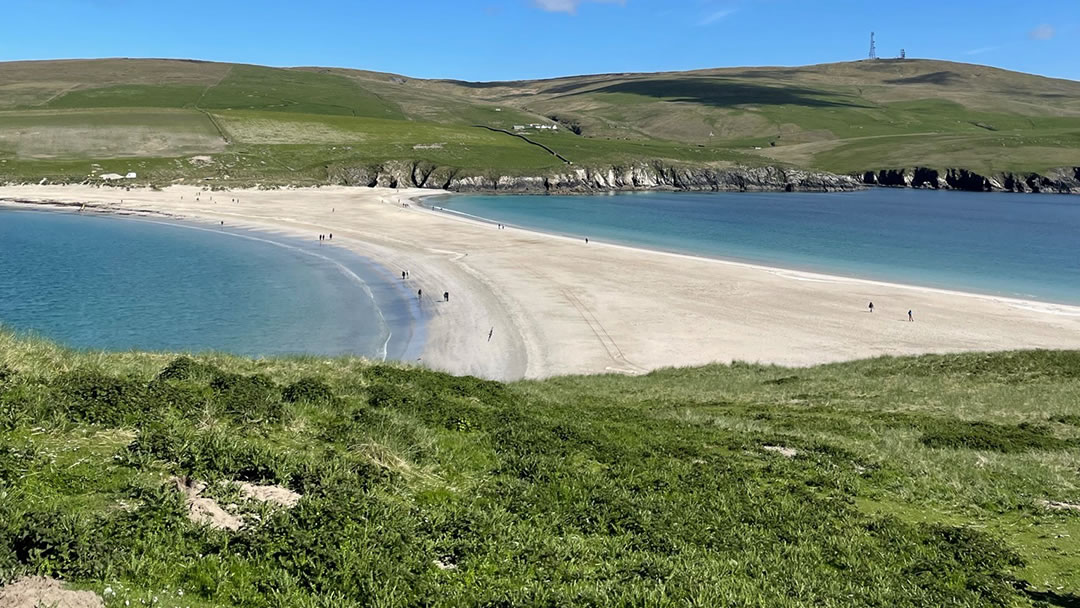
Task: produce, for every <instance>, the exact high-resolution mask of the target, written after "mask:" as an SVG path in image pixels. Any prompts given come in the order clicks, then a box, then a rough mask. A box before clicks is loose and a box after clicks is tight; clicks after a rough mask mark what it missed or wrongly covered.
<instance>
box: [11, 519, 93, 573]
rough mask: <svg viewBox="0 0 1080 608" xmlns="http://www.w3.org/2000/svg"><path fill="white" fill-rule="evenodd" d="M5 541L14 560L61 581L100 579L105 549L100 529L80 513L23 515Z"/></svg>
mask: <svg viewBox="0 0 1080 608" xmlns="http://www.w3.org/2000/svg"><path fill="white" fill-rule="evenodd" d="M5 536H8V538H6V539H4V540H5V541H6V542H7V543H8V544H9V546H10V550H11V552H12V553H13V555H14V558H15V560H16V561H17V562H18V563H20V564H23V565H26V566H30V567H31V568H32V569H33V570H35V571H37V572H39V573H42V574H46V575H49V576H59V577H62V578H76V577H92V576H101V575H102V574H103V573H102V571H101V565H102V564H103V563H104V562H105V560H104V559H103V557H104V555H105V553H106V548H105V543H104V538H103V536H102V533H101V526H100V525H99V522H97V521H96V520H94V519H92V518H89V517H86V516H83V515H80V514H78V513H72V512H63V511H59V510H45V511H30V512H28V513H23V514H22V516H21V517H20V518H19V521H18V524H17V527H16V528H15V529H13V530H10V531H8V533H7V534H5Z"/></svg>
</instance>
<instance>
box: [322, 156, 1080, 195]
mask: <svg viewBox="0 0 1080 608" xmlns="http://www.w3.org/2000/svg"><path fill="white" fill-rule="evenodd" d="M327 178H328V181H329V182H330V183H334V184H341V185H347V186H369V187H374V186H380V187H388V188H432V189H439V190H450V191H453V192H496V193H504V194H547V193H550V194H566V193H581V194H587V193H590V192H610V191H634V190H683V191H695V192H759V191H786V192H839V191H847V190H858V189H860V188H865V187H867V186H889V187H900V188H926V189H933V190H964V191H969V192H1034V193H1038V192H1045V193H1059V194H1080V167H1071V168H1064V169H1057V170H1054V171H1050V172H1048V173H1047V174H1046V175H1040V174H1037V173H1028V174H1019V173H996V174H993V175H980V174H978V173H975V172H973V171H969V170H967V169H946V170H943V171H942V170H937V169H931V168H926V167H915V168H908V169H885V170H881V171H876V172H874V171H868V172H866V173H864V174H862V175H858V176H852V175H837V174H833V173H826V172H821V171H807V170H802V169H785V168H779V167H726V168H713V167H680V166H673V165H668V164H665V163H662V162H653V163H640V164H634V165H626V166H611V167H604V168H589V167H567V168H566V169H565V170H562V171H554V172H551V173H548V174H545V175H532V176H528V175H526V176H521V175H502V176H493V175H477V174H475V173H469V172H464V171H461V170H458V169H453V168H450V167H440V166H436V165H433V164H431V163H427V162H424V161H415V162H414V161H389V162H385V163H381V164H378V165H374V166H332V167H329V168H328V170H327Z"/></svg>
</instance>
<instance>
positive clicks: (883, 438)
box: [0, 333, 1080, 607]
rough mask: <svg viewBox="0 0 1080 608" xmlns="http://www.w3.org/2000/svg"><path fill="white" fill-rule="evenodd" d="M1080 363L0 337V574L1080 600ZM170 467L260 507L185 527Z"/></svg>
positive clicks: (712, 595) (717, 596) (264, 583)
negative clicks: (605, 365)
mask: <svg viewBox="0 0 1080 608" xmlns="http://www.w3.org/2000/svg"><path fill="white" fill-rule="evenodd" d="M1078 370H1080V353H1075V352H1018V353H1004V354H996V355H979V354H970V355H962V356H928V357H919V358H904V359H893V358H885V359H876V360H871V361H862V362H854V363H847V364H839V365H829V366H823V367H818V368H813V369H798V370H793V369H781V368H776V367H762V366H756V365H745V364H737V365H732V366H719V365H717V366H709V367H704V368H699V369H681V370H666V371H659V372H655V373H652V374H649V375H648V376H644V377H638V378H630V377H622V376H601V377H588V378H582V377H572V378H556V379H552V380H547V381H543V382H522V383H516V384H512V385H502V384H498V383H494V382H486V381H480V380H475V379H472V378H453V377H449V376H446V375H443V374H438V373H433V372H427V371H421V370H413V369H403V368H399V367H396V366H390V365H371V364H368V363H365V362H362V361H359V360H348V359H338V360H324V359H322V358H318V359H315V358H309V359H271V360H258V361H252V360H246V359H238V358H232V357H226V356H207V357H199V358H197V359H188V358H174V357H173V356H170V355H160V354H139V353H120V354H105V353H75V352H70V351H66V350H63V349H60V348H58V347H55V346H53V345H50V344H47V343H42V342H36V341H28V340H22V339H17V338H15V337H13V336H12V335H10V334H4V333H0V583H3V582H10V581H11V580H14V579H17V578H20V577H22V576H24V575H26V574H29V573H38V574H43V575H48V576H54V577H58V578H61V579H63V580H65V581H68V582H69V583H71V584H73V585H75V586H76V587H80V588H85V589H91V590H94V591H97V592H99V593H102V594H103V595H104V596H105V597H106V600H107V603H108V605H110V606H121V605H128V603H127V602H129V601H130V602H131V604H132V605H143V604H140V602H143V603H145V604H151V603H153V604H154V605H160V606H264V605H272V606H331V605H333V606H340V605H373V606H399V605H400V606H404V605H410V606H415V605H425V606H468V605H477V606H479V605H483V606H511V605H514V606H518V605H544V606H566V605H575V606H582V605H586V606H613V605H650V606H664V605H672V606H674V605H682V606H685V605H696V606H720V605H731V606H736V605H737V606H804V605H814V606H853V605H858V606H891V607H902V606H944V605H948V606H1029V605H1043V606H1045V605H1057V606H1070V605H1076V602H1078V601H1080V598H1078V597H1077V593H1078V592H1080V542H1078V541H1077V540H1076V539H1078V538H1080V511H1077V510H1074V509H1073V508H1072V507H1071V505H1076V503H1080V477H1078V473H1077V472H1078V470H1080V409H1078V405H1077V404H1078V399H1077V397H1078V396H1080V372H1078ZM173 476H181V477H186V478H189V479H191V480H197V481H198V482H205V483H207V484H208V485H207V486H206V488H205V489H204V490H202V494H201V496H202V497H203V498H204V499H209V500H212V501H214V503H215V504H217V505H221V506H223V508H224V510H225V511H227V512H229V513H230V514H231V515H230V516H232V517H239V518H242V520H243V527H242V528H240V529H239V530H228V529H217V528H214V527H211V526H209V525H207V524H198V523H194V522H192V521H190V520H189V517H188V516H189V506H188V503H187V502H186V501H187V500H188V498H186V494H185V491H183V490H182V488H183V487H186V486H181V489H178V486H177V484H176V483H175V482H174V481H171V479H172V478H173ZM241 481H242V482H253V483H257V484H277V485H278V486H281V487H285V488H289V489H291V490H292V491H295V492H297V493H299V494H300V496H301V498H300V500H299V502H298V503H296V504H295V506H291V507H289V506H274V505H272V504H268V503H262V502H258V501H256V500H253V499H250V498H245V494H244V493H243V492H242V491H241V490H240V488H239V487H238V486H237V485H235V484H234V482H241ZM189 483H191V484H195V483H196V482H195V481H191V482H189ZM199 487H201V486H199ZM106 589H108V590H109V591H108V592H106Z"/></svg>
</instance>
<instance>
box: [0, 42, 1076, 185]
mask: <svg viewBox="0 0 1080 608" xmlns="http://www.w3.org/2000/svg"><path fill="white" fill-rule="evenodd" d="M530 124H543V125H549V126H550V125H558V126H559V127H560V128H559V129H558V130H557V131H556V130H539V129H534V128H527V129H525V130H515V125H530ZM481 126H483V127H489V128H479V127H481ZM501 130H503V131H505V132H503V131H501ZM515 135H524V136H525V137H524V138H523V137H518V136H515ZM552 151H555V152H558V153H559V154H560V155H561V157H562V158H560V157H559V156H555V155H553V154H552V153H551V152H552ZM563 159H565V161H568V162H564V160H563ZM569 163H572V167H571V165H570V164H569ZM635 163H653V164H657V166H658V167H661V168H660V169H659V171H660V172H661V173H663V172H664V171H667V170H668V168H671V170H672V171H677V170H678V169H679V168H699V169H700V168H709V169H722V168H725V167H727V168H730V167H736V166H737V167H765V166H771V167H779V168H797V169H806V170H813V171H822V172H831V173H840V174H852V175H860V176H861V175H862V174H864V173H866V172H875V175H876V174H877V172H882V171H886V172H887V171H895V170H904V169H908V168H912V167H926V168H930V169H933V170H936V171H940V172H944V171H946V170H948V169H966V170H970V171H972V172H977V173H981V174H986V175H995V174H1004V173H1016V174H1020V175H1024V174H1032V173H1047V172H1051V171H1053V170H1055V169H1058V168H1062V167H1077V166H1080V82H1073V81H1067V80H1055V79H1050V78H1044V77H1039V76H1033V75H1028V74H1020V73H1015V72H1008V71H1005V70H999V69H995V68H990V67H984V66H976V65H968V64H958V63H950V62H943V61H930V60H910V59H909V60H879V61H861V62H854V63H840V64H826V65H816V66H807V67H799V68H726V69H714V70H702V71H693V72H670V73H654V74H606V75H593V76H578V77H567V78H557V79H550V80H536V81H514V82H490V83H474V82H460V81H450V80H420V79H412V78H408V77H404V76H399V75H394V74H382V73H376V72H368V71H360V70H348V69H338V68H307V67H305V68H270V67H261V66H254V65H239V64H222V63H210V62H200V61H180V60H156V59H101V60H64V61H36V62H13V63H0V179H3V180H6V181H30V180H34V181H37V180H40V179H41V178H47V179H50V180H54V181H83V180H86V179H88V178H91V177H92V176H95V175H99V174H101V173H108V172H115V173H121V174H123V173H127V172H129V171H133V172H136V173H137V174H138V175H139V181H141V182H148V183H154V184H167V183H170V182H173V181H175V180H180V179H184V180H188V181H190V180H206V179H211V180H216V183H227V184H236V185H245V184H246V185H250V184H254V183H264V184H285V183H288V184H318V183H327V182H328V181H346V182H349V183H353V182H371V183H376V182H378V183H383V184H384V185H396V184H400V185H412V182H417V183H419V182H421V181H424V182H427V181H428V179H427V178H428V176H429V175H433V176H437V177H438V179H435V177H432V179H431V180H430V182H431V183H430V184H429V183H425V184H424V185H445V184H448V183H450V181H451V180H452V179H453V178H455V176H456V177H457V178H458V179H460V178H461V177H463V176H546V175H550V174H552V173H553V172H559V171H565V170H568V169H572V170H581V169H589V170H599V171H604V170H609V169H611V168H612V167H616V168H618V167H626V166H628V165H633V164H635ZM386 167H390V169H386ZM380 171H382V172H381V173H380ZM417 172H419V173H420V174H422V176H423V178H424V179H423V180H421V179H420V178H419V177H416V176H417ZM1077 173H1080V171H1077ZM882 175H883V176H884V173H882ZM414 178H415V179H414ZM673 179H677V178H673ZM875 179H876V178H875ZM380 180H381V181H380ZM908 181H910V177H909V180H908Z"/></svg>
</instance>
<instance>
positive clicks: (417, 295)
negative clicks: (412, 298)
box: [416, 289, 424, 300]
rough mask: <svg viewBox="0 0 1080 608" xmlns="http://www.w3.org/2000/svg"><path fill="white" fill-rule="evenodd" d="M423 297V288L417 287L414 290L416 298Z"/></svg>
mask: <svg viewBox="0 0 1080 608" xmlns="http://www.w3.org/2000/svg"><path fill="white" fill-rule="evenodd" d="M423 297H424V290H423V289H417V290H416V299H417V300H420V299H421V298H423Z"/></svg>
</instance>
